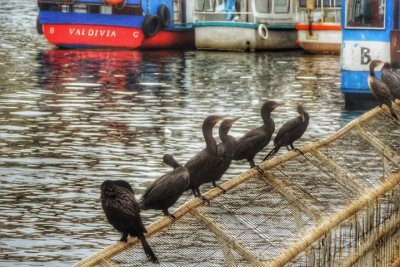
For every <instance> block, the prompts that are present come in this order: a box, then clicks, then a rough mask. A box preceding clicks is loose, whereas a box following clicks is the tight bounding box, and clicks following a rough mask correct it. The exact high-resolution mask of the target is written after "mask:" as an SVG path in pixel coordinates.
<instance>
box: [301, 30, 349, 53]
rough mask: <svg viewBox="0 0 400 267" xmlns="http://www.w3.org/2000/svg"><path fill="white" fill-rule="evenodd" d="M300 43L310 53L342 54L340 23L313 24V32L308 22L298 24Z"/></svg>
mask: <svg viewBox="0 0 400 267" xmlns="http://www.w3.org/2000/svg"><path fill="white" fill-rule="evenodd" d="M297 29H298V43H299V45H300V46H301V48H303V49H304V50H306V51H308V52H310V53H334V54H340V49H341V44H342V30H341V29H340V25H333V24H324V23H321V24H317V25H316V24H313V25H312V27H311V29H312V30H311V34H310V31H309V30H308V25H307V24H300V25H299V24H298V25H297Z"/></svg>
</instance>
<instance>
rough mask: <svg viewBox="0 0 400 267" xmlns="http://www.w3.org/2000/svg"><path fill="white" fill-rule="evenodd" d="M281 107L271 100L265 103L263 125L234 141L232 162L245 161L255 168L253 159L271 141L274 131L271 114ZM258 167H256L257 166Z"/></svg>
mask: <svg viewBox="0 0 400 267" xmlns="http://www.w3.org/2000/svg"><path fill="white" fill-rule="evenodd" d="M281 105H283V103H278V102H275V101H272V100H268V101H266V102H265V103H264V104H263V106H262V108H261V118H262V120H263V122H264V124H263V125H262V126H260V127H258V128H255V129H253V130H251V131H249V132H248V133H246V134H245V135H243V136H242V137H241V138H240V139H238V140H237V141H236V148H235V155H234V157H233V158H234V160H242V159H246V160H247V161H248V162H249V163H250V167H251V168H253V167H256V164H255V163H254V157H255V156H256V154H257V153H258V152H260V151H261V150H262V149H263V148H264V147H265V146H267V145H268V143H269V142H270V141H271V137H272V134H273V133H274V131H275V123H274V121H273V120H272V118H271V112H272V111H273V110H274V109H275V108H277V107H279V106H281ZM257 167H258V166H257Z"/></svg>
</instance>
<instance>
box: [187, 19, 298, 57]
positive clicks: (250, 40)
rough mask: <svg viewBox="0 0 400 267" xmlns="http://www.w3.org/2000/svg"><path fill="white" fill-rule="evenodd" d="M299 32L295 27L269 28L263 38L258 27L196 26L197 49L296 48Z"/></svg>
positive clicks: (247, 49) (248, 49)
mask: <svg viewBox="0 0 400 267" xmlns="http://www.w3.org/2000/svg"><path fill="white" fill-rule="evenodd" d="M296 39H297V32H296V30H295V29H294V28H293V29H287V30H286V29H282V30H281V29H280V30H271V29H269V30H268V36H267V38H265V36H264V38H262V37H261V36H260V35H259V33H258V29H257V27H254V28H245V27H234V26H223V25H222V26H199V27H198V26H195V45H196V48H197V49H209V50H236V51H255V50H277V49H294V48H298V45H296Z"/></svg>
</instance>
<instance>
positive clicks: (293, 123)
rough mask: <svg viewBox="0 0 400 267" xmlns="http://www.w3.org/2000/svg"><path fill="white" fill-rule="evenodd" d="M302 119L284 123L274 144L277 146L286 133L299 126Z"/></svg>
mask: <svg viewBox="0 0 400 267" xmlns="http://www.w3.org/2000/svg"><path fill="white" fill-rule="evenodd" d="M301 123H302V119H301V117H300V116H298V117H296V118H294V119H291V120H288V121H287V122H285V123H284V124H283V125H282V126H281V128H280V129H279V131H278V133H277V134H276V136H275V138H274V144H277V143H278V142H279V141H280V140H281V139H282V138H283V137H284V136H285V135H286V134H287V133H290V132H291V131H293V130H294V129H295V128H296V127H298V126H299V125H301Z"/></svg>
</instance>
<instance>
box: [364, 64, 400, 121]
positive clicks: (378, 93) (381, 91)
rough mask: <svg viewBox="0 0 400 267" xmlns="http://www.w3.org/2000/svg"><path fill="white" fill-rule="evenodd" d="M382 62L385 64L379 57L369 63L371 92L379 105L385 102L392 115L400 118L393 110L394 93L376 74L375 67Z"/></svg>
mask: <svg viewBox="0 0 400 267" xmlns="http://www.w3.org/2000/svg"><path fill="white" fill-rule="evenodd" d="M381 64H384V62H383V61H381V60H378V59H374V60H372V61H371V63H369V75H368V86H369V89H370V90H371V93H372V94H373V95H374V96H375V98H376V99H377V100H378V102H379V107H382V105H383V104H385V105H386V106H387V107H388V108H389V110H390V114H392V117H393V118H395V119H396V120H399V118H398V117H397V115H396V113H395V112H394V110H393V103H392V95H391V94H390V90H389V88H388V86H387V85H386V84H385V83H384V82H382V81H381V80H380V79H378V78H377V77H376V75H375V71H374V70H375V68H376V67H377V66H378V65H381Z"/></svg>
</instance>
